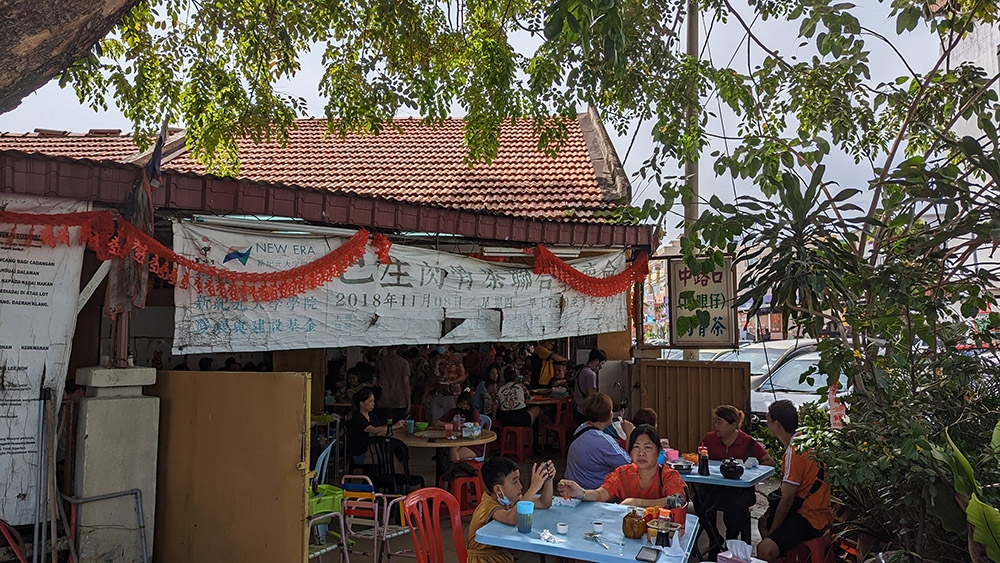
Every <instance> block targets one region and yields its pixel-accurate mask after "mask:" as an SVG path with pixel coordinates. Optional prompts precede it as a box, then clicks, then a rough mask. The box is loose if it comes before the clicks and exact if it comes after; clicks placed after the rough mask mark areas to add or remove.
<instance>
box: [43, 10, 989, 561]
mask: <svg viewBox="0 0 1000 563" xmlns="http://www.w3.org/2000/svg"><path fill="white" fill-rule="evenodd" d="M699 4H700V7H701V10H702V14H703V15H704V17H705V19H706V21H707V22H709V24H710V25H713V26H714V25H715V24H716V23H719V24H723V23H724V24H726V28H727V29H730V30H731V29H733V28H736V29H742V30H743V31H744V32H745V34H746V39H747V43H748V44H749V45H751V46H752V49H753V50H754V51H755V52H756V53H759V54H760V56H759V57H758V61H759V62H758V63H757V64H755V65H754V66H752V67H748V65H746V64H743V63H740V64H715V63H713V62H712V61H709V60H705V59H699V58H696V57H691V56H688V55H687V54H685V53H684V52H683V51H682V49H680V48H679V45H678V37H679V32H680V30H681V29H682V28H683V26H684V23H685V20H686V18H687V17H688V14H687V13H686V9H687V2H685V1H684V0H504V1H501V2H494V1H490V2H483V1H482V0H448V1H444V2H422V1H418V0H323V1H315V0H306V1H301V0H296V1H288V0H267V1H263V0H214V1H212V2H202V1H196V0H152V1H151V2H149V3H144V4H141V5H139V6H137V7H136V8H134V9H133V10H132V11H131V12H130V13H129V15H128V16H127V17H125V18H124V19H123V20H122V22H121V23H120V25H119V26H118V28H117V30H116V32H115V33H114V34H113V35H110V36H108V37H106V38H105V39H103V40H102V41H101V42H100V43H98V45H96V46H95V48H94V50H93V52H92V53H91V55H90V56H88V57H86V58H84V59H82V60H80V61H78V62H77V63H75V64H74V65H72V66H71V67H69V68H67V69H66V70H65V72H64V73H63V74H62V76H61V77H60V80H61V81H62V82H63V83H64V84H72V86H73V87H74V88H75V89H76V91H77V92H78V93H79V95H80V97H81V99H82V100H84V101H86V102H87V103H90V104H92V105H94V106H95V107H103V106H105V105H107V104H108V103H109V102H110V101H111V100H114V102H115V103H116V104H118V105H119V107H121V108H122V109H123V111H124V112H125V114H126V116H128V117H129V118H130V119H131V120H132V121H133V122H134V124H135V125H136V131H137V133H139V134H140V135H141V134H142V133H144V132H149V131H152V130H155V129H156V128H157V127H158V125H159V122H160V120H161V119H162V116H163V115H164V113H165V112H166V111H168V110H169V111H170V112H172V114H173V115H175V116H177V117H178V119H180V120H181V121H182V122H183V123H184V124H185V125H186V126H187V128H188V131H189V136H188V140H189V144H190V145H191V147H190V148H192V149H193V150H194V151H195V154H198V155H201V156H202V157H203V158H204V159H206V160H207V161H208V163H209V164H210V165H211V166H212V168H213V169H217V170H226V169H229V170H231V169H232V168H233V167H234V166H235V165H236V161H237V159H236V154H235V152H234V148H233V147H234V144H233V141H234V139H235V138H236V137H239V136H247V137H250V138H253V139H265V138H276V139H278V140H281V139H283V138H284V135H285V134H286V132H287V128H288V127H290V126H291V125H292V120H293V118H294V117H295V116H297V115H299V114H301V112H302V111H303V109H304V108H303V104H304V102H303V100H301V99H299V98H296V97H294V96H291V95H289V94H286V93H284V92H283V90H282V87H281V86H280V84H281V81H282V80H285V79H287V78H289V77H291V76H293V75H294V74H295V73H296V72H298V71H299V70H300V68H301V65H302V59H303V54H304V53H305V52H307V51H310V50H315V51H318V52H322V63H323V66H324V73H323V77H322V79H321V82H320V83H319V85H318V87H319V90H320V92H321V93H322V94H323V95H324V96H325V98H326V100H327V105H326V108H325V109H326V113H327V115H328V116H329V117H336V118H338V119H337V120H336V121H334V122H332V124H331V126H332V127H334V128H335V131H334V132H335V133H343V132H345V131H347V130H355V131H364V132H369V133H377V132H378V131H379V130H380V129H381V128H383V127H385V126H386V123H387V122H388V120H389V119H390V118H391V117H392V116H394V115H396V114H397V113H399V112H400V111H401V110H403V109H409V110H412V111H415V112H417V113H419V114H420V115H423V116H425V119H426V120H427V121H428V122H431V123H433V122H435V121H438V120H440V119H442V118H444V117H446V116H448V115H450V114H451V113H453V108H454V107H455V106H458V107H460V108H461V109H462V110H463V111H465V112H466V113H467V118H466V140H467V141H468V144H469V148H470V158H471V159H473V160H489V159H490V158H492V157H493V156H494V155H495V154H496V150H497V143H496V135H497V132H498V130H499V126H500V124H501V123H502V122H503V121H504V120H505V119H508V118H529V119H533V120H534V122H535V124H536V130H537V132H538V134H539V136H540V139H541V141H540V145H541V147H542V148H544V149H546V150H549V151H555V150H557V149H558V147H559V145H560V143H561V142H562V140H563V139H564V138H565V135H564V131H562V130H561V129H560V122H559V121H558V120H549V119H546V118H547V117H548V116H551V115H553V114H559V115H572V114H575V112H576V110H577V107H578V106H579V105H583V104H589V105H593V106H594V107H596V108H597V109H598V110H599V112H600V113H601V114H602V117H603V118H604V120H605V121H606V122H608V123H610V124H612V125H613V126H614V127H615V128H616V129H617V130H618V132H619V133H622V134H625V133H627V132H629V131H630V128H631V127H634V126H635V124H636V123H642V124H645V125H646V126H650V127H651V131H652V141H653V147H652V154H651V155H650V157H649V158H648V160H646V161H645V162H644V164H643V166H642V169H641V171H640V174H641V176H642V178H644V179H646V180H648V181H650V182H652V183H653V184H654V185H655V186H657V187H658V188H659V194H658V195H657V196H656V197H652V198H650V199H649V200H647V201H645V202H643V203H642V204H641V205H640V206H638V207H636V208H634V209H631V210H629V211H627V212H626V213H624V214H623V215H622V216H621V217H619V219H621V220H624V221H634V220H638V219H647V218H648V219H652V220H659V221H663V220H664V218H665V217H666V216H667V213H668V212H669V211H670V209H671V208H672V206H673V205H674V203H675V202H676V201H677V200H678V199H681V200H690V199H691V198H692V197H693V194H691V193H690V192H688V191H686V188H685V186H684V179H683V178H679V177H677V176H676V173H674V172H673V170H675V169H676V165H677V163H679V162H682V161H696V160H699V159H701V160H702V161H704V162H707V164H709V165H710V166H711V168H712V170H714V171H715V173H717V174H719V175H720V176H722V177H730V178H732V179H733V181H734V182H740V183H742V184H743V185H745V186H754V187H756V189H757V190H759V192H760V195H759V196H747V197H742V198H739V199H738V200H737V201H735V202H723V201H722V200H720V199H718V198H712V199H710V200H709V201H708V202H707V203H708V206H707V209H706V211H705V212H704V213H703V214H702V215H701V218H700V219H699V221H698V223H697V224H696V225H695V226H694V227H693V228H692V230H691V231H690V233H691V235H690V236H687V237H685V238H684V239H683V240H682V247H683V249H684V251H685V253H686V255H687V259H688V263H689V266H690V267H691V268H692V269H694V270H695V271H699V270H700V269H709V268H714V267H715V266H717V265H721V264H722V260H723V257H724V256H725V255H726V254H735V255H736V256H737V258H739V259H746V260H747V261H748V263H749V264H750V267H749V268H748V271H747V274H746V275H745V276H744V277H743V279H742V280H741V284H740V300H741V302H744V303H749V305H750V310H751V314H753V313H754V312H756V310H758V309H759V308H760V307H761V306H762V305H763V304H764V302H765V298H766V297H769V296H770V297H773V299H772V300H771V306H772V307H780V308H781V310H782V311H784V314H785V316H786V321H788V322H789V323H790V324H791V325H792V326H798V327H800V328H801V329H803V330H804V331H805V332H807V333H811V334H814V335H818V334H819V333H820V332H825V331H829V330H832V331H833V333H834V334H835V335H837V338H835V339H832V340H829V341H826V342H824V344H823V346H822V358H823V359H822V363H821V371H822V372H823V373H825V374H827V375H828V376H829V377H831V378H833V377H835V376H836V375H837V374H839V373H840V372H844V373H845V374H847V375H848V377H849V380H850V382H851V384H852V389H853V392H852V395H851V398H850V407H851V411H850V416H851V421H850V423H849V424H848V426H847V427H846V428H845V429H844V430H843V431H836V432H835V431H831V430H828V429H825V428H819V427H816V430H815V432H812V433H811V436H810V440H812V443H813V444H814V445H816V446H818V449H819V450H820V451H822V452H825V454H824V455H825V456H826V461H827V463H828V464H829V465H830V474H831V475H832V480H833V483H834V485H835V486H836V490H837V493H838V495H839V496H840V497H841V499H842V500H845V501H846V502H848V504H849V505H850V506H851V507H853V510H854V513H855V514H857V515H859V521H862V520H863V522H862V525H863V526H864V527H865V528H866V529H868V530H869V531H871V532H872V533H876V534H877V535H878V536H879V537H880V538H881V539H883V540H884V541H886V542H887V543H892V544H895V545H896V546H898V547H902V548H904V549H908V550H912V551H915V552H918V553H928V552H932V553H934V554H937V555H940V556H942V557H943V558H948V557H955V553H960V554H962V555H960V556H959V557H961V556H964V553H963V552H962V551H960V548H961V545H960V544H959V551H956V546H955V543H956V541H955V540H956V536H954V535H949V534H953V533H960V530H956V529H954V527H949V525H948V524H947V522H948V521H949V520H948V518H949V517H953V516H954V515H955V506H954V503H953V502H949V499H950V498H953V497H954V496H955V494H954V493H955V492H956V490H957V489H956V487H960V486H961V484H960V483H955V482H954V478H953V476H952V471H951V470H950V469H951V466H950V465H949V463H950V462H949V461H948V458H947V456H946V455H944V454H942V450H941V448H944V447H945V441H946V437H945V434H944V429H945V428H950V429H951V437H952V438H953V439H954V442H955V443H956V444H957V446H958V447H960V448H961V449H962V451H966V452H976V453H975V456H974V457H973V458H972V459H970V460H969V462H970V464H971V466H972V467H973V468H974V469H975V470H976V471H979V472H980V473H981V474H982V475H985V476H986V478H987V479H989V482H990V483H995V482H997V479H1000V467H998V465H997V463H996V461H997V452H996V450H995V448H994V449H990V448H989V447H987V446H985V444H986V442H985V440H988V437H989V436H990V427H989V426H988V425H989V423H990V421H993V420H995V419H996V416H994V415H996V414H997V413H998V411H1000V404H998V401H1000V399H998V396H1000V394H998V393H997V392H996V391H997V389H996V384H997V382H1000V377H998V376H997V373H996V368H995V364H989V363H984V362H982V361H980V360H978V359H977V358H974V357H967V356H965V355H963V354H962V353H960V350H959V349H958V348H959V346H960V345H964V344H969V343H989V342H993V341H995V340H996V337H997V330H998V327H1000V314H998V313H997V312H996V310H997V309H996V306H997V303H996V298H995V296H994V295H993V294H992V293H991V291H990V290H989V289H990V288H991V287H993V288H995V287H996V286H997V284H998V278H997V272H996V271H995V269H991V268H989V267H982V266H979V265H977V264H976V263H975V261H974V260H972V257H973V256H974V255H975V253H976V252H977V251H978V250H980V249H984V248H986V249H990V248H992V249H993V250H995V249H996V248H997V246H998V245H1000V206H998V205H997V203H996V202H997V200H998V189H997V182H998V180H1000V142H998V135H997V131H996V128H995V122H996V120H997V117H998V115H1000V106H998V103H997V102H998V99H997V94H996V82H997V79H998V76H996V75H990V74H988V73H986V72H985V71H984V70H983V69H982V68H979V67H977V66H975V65H972V64H967V63H966V64H953V63H952V58H951V55H952V53H953V52H954V50H955V48H956V46H957V45H958V44H959V42H960V41H961V40H962V39H963V38H964V37H967V36H968V34H969V33H971V32H972V31H974V30H975V29H976V28H977V27H979V26H982V25H988V24H992V23H994V22H995V21H996V19H997V13H998V7H997V2H996V0H946V1H936V2H916V1H913V0H883V1H882V2H880V5H881V6H882V7H883V8H884V10H885V11H886V12H888V13H889V15H890V17H891V18H892V19H894V20H895V32H896V34H897V35H899V34H905V33H909V32H911V31H913V30H914V29H916V28H917V27H918V26H925V27H926V28H927V29H929V30H930V32H931V34H932V36H933V37H935V38H936V39H937V40H938V41H939V46H940V57H939V58H938V59H937V60H935V61H932V64H930V65H924V66H921V67H920V69H919V70H917V69H915V68H914V67H913V66H912V65H910V64H909V62H908V61H906V59H905V55H906V54H905V53H902V52H900V51H899V50H898V49H897V47H896V46H895V43H894V39H893V37H886V36H883V35H882V34H880V33H878V32H877V31H875V30H873V29H872V27H873V26H872V25H870V22H869V23H866V22H865V21H864V19H863V16H862V15H861V14H862V11H861V10H859V8H858V7H857V6H855V5H854V4H853V3H850V2H840V1H838V2H834V1H831V0H751V1H750V2H749V4H748V5H747V6H744V5H742V4H741V5H740V7H739V8H740V9H739V10H736V9H734V6H733V5H732V4H731V3H730V0H703V1H702V2H699ZM771 20H778V21H782V22H786V24H788V25H791V26H793V27H794V28H795V29H796V30H797V39H798V40H799V41H800V51H799V52H800V53H803V54H804V56H801V57H798V58H797V57H793V56H787V55H783V54H782V53H780V52H779V51H778V50H776V49H775V48H774V47H773V46H771V45H769V44H768V39H769V38H767V37H762V36H758V35H757V34H756V33H755V32H754V25H755V22H757V21H771ZM526 44H527V45H533V47H530V48H527V49H526V48H525V47H524V45H526ZM749 48H751V47H748V49H749ZM876 48H877V49H880V50H883V51H887V52H891V53H894V55H895V56H898V57H899V59H900V60H901V64H902V66H903V67H904V68H906V69H907V72H906V73H904V74H903V75H902V76H899V77H892V78H891V79H885V78H884V77H878V76H877V75H876V73H873V72H872V70H873V69H872V63H871V60H872V53H873V50H874V49H876ZM709 98H711V99H712V100H714V101H717V105H718V106H719V112H725V114H726V115H728V116H735V117H734V118H733V119H732V120H731V121H730V123H731V126H730V128H729V130H728V132H727V133H724V134H723V136H724V135H726V134H728V135H729V137H728V138H727V139H726V140H727V141H728V142H730V143H732V144H731V146H730V147H729V148H728V149H727V150H726V151H725V152H715V153H711V154H706V147H707V146H708V145H709V141H710V139H712V138H713V136H719V135H718V134H717V133H715V132H714V131H715V130H714V129H713V127H714V125H713V124H714V123H715V122H716V120H717V118H718V117H719V116H720V115H721V113H717V112H714V111H713V109H712V107H711V105H708V104H704V102H705V101H706V100H707V99H709ZM964 122H970V123H972V124H978V127H979V131H980V132H981V133H979V134H977V135H975V136H970V137H962V136H961V135H959V134H958V133H956V130H957V129H956V124H959V123H964ZM834 153H838V154H845V155H847V156H848V157H849V159H850V160H851V161H853V163H854V165H855V169H856V170H864V171H866V172H867V173H868V179H867V182H865V183H863V184H862V185H849V186H845V185H842V184H843V183H844V182H843V181H842V176H838V174H837V172H838V171H837V170H836V169H835V168H834V167H832V166H830V165H828V162H829V157H830V156H831V155H832V154H834ZM703 168H704V167H703ZM747 191H749V190H747ZM985 310H990V311H992V312H991V313H990V314H989V315H987V316H986V317H985V318H984V319H982V322H981V323H980V324H979V326H978V327H977V330H972V328H971V319H973V318H974V317H976V316H977V314H978V313H979V312H980V311H985ZM690 322H696V321H695V320H691V321H690ZM980 452H982V453H981V454H980ZM975 499H976V502H982V503H986V504H989V505H992V506H996V505H997V502H996V501H997V500H998V499H997V498H996V493H995V489H993V488H990V489H985V488H984V489H983V491H982V493H981V494H979V493H977V494H976V495H975ZM977 506H978V505H977ZM935 518H936V519H938V520H939V521H940V522H942V523H944V527H942V526H937V525H934V524H932V521H933V520H932V519H935ZM949 530H950V531H949Z"/></svg>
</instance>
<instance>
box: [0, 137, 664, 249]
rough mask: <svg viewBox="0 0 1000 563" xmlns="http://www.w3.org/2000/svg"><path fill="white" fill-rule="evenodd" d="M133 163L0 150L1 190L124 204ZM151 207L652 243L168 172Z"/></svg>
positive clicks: (611, 231) (563, 226) (638, 233)
mask: <svg viewBox="0 0 1000 563" xmlns="http://www.w3.org/2000/svg"><path fill="white" fill-rule="evenodd" d="M141 170H142V169H141V168H140V167H139V166H137V165H134V164H122V163H115V162H97V161H92V160H83V159H71V158H66V157H52V156H46V155H38V154H26V153H22V152H19V151H0V182H2V184H0V191H5V192H13V193H23V194H35V195H46V196H59V197H67V198H74V199H83V200H89V201H95V202H100V203H104V204H108V205H123V204H124V202H125V199H126V196H127V194H128V192H129V190H130V189H131V188H132V186H133V185H134V183H135V181H136V180H137V179H138V178H139V174H141ZM153 199H154V204H155V205H156V206H157V207H165V208H169V209H175V210H180V211H189V212H195V213H215V214H220V215H224V214H231V213H237V214H260V215H276V216H282V217H301V218H303V219H307V220H310V221H317V222H328V223H332V224H337V225H351V226H356V227H377V228H381V229H387V230H403V231H423V232H441V233H449V234H457V235H462V236H466V237H470V238H475V239H479V240H495V241H504V242H510V243H515V244H516V243H527V244H531V243H542V244H549V245H555V244H559V245H573V246H622V245H638V246H651V245H652V244H653V243H654V242H655V241H653V229H652V227H651V226H649V225H637V226H627V225H606V224H601V223H571V222H561V221H537V220H529V219H523V218H519V217H505V216H494V215H482V214H479V213H475V212H472V211H460V210H455V209H442V208H438V207H430V206H421V205H417V204H412V203H406V202H398V201H391V200H378V199H376V198H371V197H366V196H357V195H352V194H345V193H335V192H325V191H322V190H316V189H313V188H301V187H296V186H286V185H281V184H269V183H264V182H248V181H245V180H236V179H232V178H219V177H215V176H200V175H197V174H193V173H187V174H179V173H176V172H170V171H167V172H165V174H164V178H163V185H161V186H160V187H159V188H157V189H156V190H154V193H153Z"/></svg>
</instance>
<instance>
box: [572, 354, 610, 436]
mask: <svg viewBox="0 0 1000 563" xmlns="http://www.w3.org/2000/svg"><path fill="white" fill-rule="evenodd" d="M607 361H608V355H607V354H606V353H604V350H601V349H600V348H594V349H593V350H591V351H590V356H588V359H587V364H586V365H585V366H583V367H582V368H581V369H580V371H579V373H577V374H576V383H575V384H574V385H573V402H574V403H575V404H576V409H574V410H573V419H574V420H575V421H576V425H577V426H580V425H581V424H583V423H585V422H587V415H586V413H585V412H584V407H583V404H584V403H585V402H586V401H587V397H590V396H591V395H593V394H595V393H597V372H599V371H600V370H601V367H602V366H604V363H605V362H607Z"/></svg>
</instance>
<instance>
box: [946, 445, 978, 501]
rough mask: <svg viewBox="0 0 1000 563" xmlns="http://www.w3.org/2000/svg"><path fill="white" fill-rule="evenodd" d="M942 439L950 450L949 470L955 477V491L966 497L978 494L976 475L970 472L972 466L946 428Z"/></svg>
mask: <svg viewBox="0 0 1000 563" xmlns="http://www.w3.org/2000/svg"><path fill="white" fill-rule="evenodd" d="M944 437H945V439H947V441H948V445H949V446H951V450H952V467H951V470H952V473H953V474H954V476H955V490H956V491H958V492H959V493H961V494H963V495H965V496H967V497H969V496H972V495H973V494H975V493H978V492H979V491H980V489H979V483H976V474H975V472H973V471H972V465H971V464H970V463H969V460H967V459H965V456H964V455H963V454H962V452H961V451H959V449H958V446H956V445H955V442H953V441H952V439H951V435H950V434H949V432H948V429H947V428H946V429H945V431H944Z"/></svg>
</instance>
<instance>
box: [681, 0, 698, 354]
mask: <svg viewBox="0 0 1000 563" xmlns="http://www.w3.org/2000/svg"><path fill="white" fill-rule="evenodd" d="M687 54H688V56H690V57H694V58H695V59H697V58H698V2H697V0H688V3H687ZM700 109H701V108H699V107H698V102H695V103H694V104H693V105H692V106H691V107H688V108H687V122H688V124H689V125H690V124H692V123H695V122H696V121H697V119H698V115H699V112H700ZM684 178H685V179H686V181H687V186H688V189H690V190H691V194H690V198H691V200H690V201H689V202H688V203H687V204H685V205H684V234H685V235H688V236H690V235H691V227H692V226H693V225H694V222H695V221H697V220H698V157H697V155H694V156H691V157H690V158H688V159H687V160H685V161H684ZM684 359H685V360H697V359H698V350H697V349H696V348H691V349H685V350H684Z"/></svg>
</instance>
